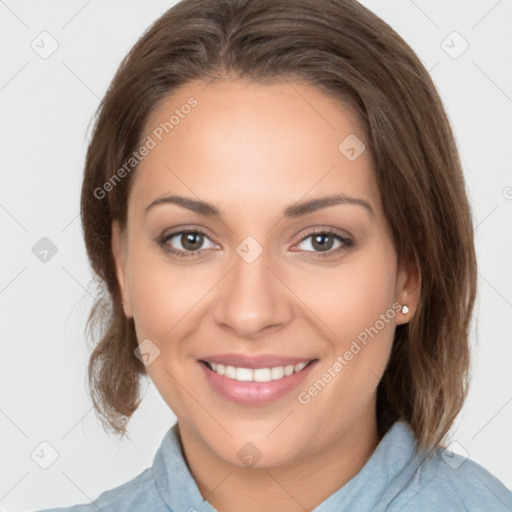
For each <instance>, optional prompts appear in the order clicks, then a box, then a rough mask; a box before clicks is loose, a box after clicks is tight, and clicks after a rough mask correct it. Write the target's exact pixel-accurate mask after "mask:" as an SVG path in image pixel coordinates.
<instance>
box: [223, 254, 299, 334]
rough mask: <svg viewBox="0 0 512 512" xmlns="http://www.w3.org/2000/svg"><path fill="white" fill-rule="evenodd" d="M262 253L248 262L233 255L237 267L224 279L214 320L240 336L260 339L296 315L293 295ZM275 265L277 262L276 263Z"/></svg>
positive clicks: (284, 324) (281, 326)
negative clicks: (294, 313) (292, 301)
mask: <svg viewBox="0 0 512 512" xmlns="http://www.w3.org/2000/svg"><path fill="white" fill-rule="evenodd" d="M269 263H270V262H269V258H268V257H267V255H266V253H265V252H263V254H261V255H260V256H259V257H258V258H257V259H256V260H255V261H253V262H251V263H248V262H247V261H245V260H244V259H243V258H242V257H240V256H239V255H238V254H235V255H234V268H232V270H231V271H230V272H229V273H228V275H227V276H226V277H225V278H224V279H223V280H222V286H221V287H220V288H219V290H218V300H217V302H216V306H215V308H214V320H215V322H216V324H217V325H219V326H220V327H222V328H223V329H226V330H229V331H231V333H234V334H236V335H237V336H238V337H241V338H245V339H257V338H259V337H261V336H263V335H266V334H269V333H271V332H274V331H275V330H278V329H279V328H283V327H284V326H286V325H287V324H288V323H289V322H290V321H291V319H292V317H293V306H292V303H291V297H292V294H291V292H290V291H289V290H288V288H287V287H286V286H285V284H283V281H285V279H283V276H280V275H279V271H276V269H275V268H271V267H270V265H269ZM273 267H275V265H273Z"/></svg>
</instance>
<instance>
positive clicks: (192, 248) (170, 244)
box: [158, 229, 215, 257]
mask: <svg viewBox="0 0 512 512" xmlns="http://www.w3.org/2000/svg"><path fill="white" fill-rule="evenodd" d="M206 240H208V241H210V244H211V245H210V247H206V248H205V247H204V246H203V245H204V243H205V241H206ZM158 245H159V246H160V247H161V248H162V249H163V250H164V251H165V252H168V253H171V254H174V255H175V256H178V257H194V256H196V255H198V254H202V252H203V251H204V250H206V249H211V248H213V247H215V244H213V242H212V241H211V240H210V239H209V238H208V236H207V235H206V233H203V232H202V231H201V230H198V229H194V230H191V229H190V230H182V231H175V232H174V233H169V234H167V235H164V236H162V237H161V238H160V239H159V240H158Z"/></svg>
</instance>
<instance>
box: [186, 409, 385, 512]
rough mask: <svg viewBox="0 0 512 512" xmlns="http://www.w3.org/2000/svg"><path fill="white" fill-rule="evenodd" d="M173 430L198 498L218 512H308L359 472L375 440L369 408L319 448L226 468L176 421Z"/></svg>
mask: <svg viewBox="0 0 512 512" xmlns="http://www.w3.org/2000/svg"><path fill="white" fill-rule="evenodd" d="M179 430H180V436H181V441H182V445H183V451H184V454H185V458H186V461H187V464H188V467H189V469H190V471H191V473H192V475H193V477H194V479H195V481H196V483H197V486H198V488H199V491H200V493H201V496H202V497H203V499H205V500H207V501H208V502H209V503H210V504H211V505H212V506H213V507H214V508H216V509H217V510H218V511H219V512H236V511H240V510H244V511H246V512H274V511H275V510H279V511H280V512H299V511H301V512H303V511H304V510H313V509H314V508H315V507H317V506H318V505H319V504H320V503H322V502H323V501H325V500H326V499H327V498H328V497H329V496H331V495H332V494H333V493H335V492H336V491H337V490H338V489H340V488H341V487H342V486H343V485H345V484H346V483H347V482H348V481H349V480H350V479H352V478H353V477H354V476H355V475H356V474H357V473H358V472H359V471H360V470H361V469H362V467H363V466H364V464H365V463H366V462H367V461H368V459H369V458H370V456H371V455H372V453H373V452H374V450H375V448H376V447H377V445H378V444H379V442H380V437H379V435H378V430H377V420H376V415H375V408H374V407H373V408H369V410H368V411H367V412H365V413H364V414H363V415H361V417H359V418H357V419H356V421H355V422H354V423H353V424H352V425H351V426H350V427H349V428H348V429H347V430H346V431H344V432H343V433H342V434H341V435H340V436H339V438H337V439H336V440H335V442H334V443H331V444H329V445H328V446H326V447H325V449H323V450H320V451H318V452H316V453H315V454H314V455H312V456H307V457H302V458H295V459H294V460H293V464H289V465H280V466H276V467H270V468H240V467H238V466H234V465H230V464H227V463H226V462H225V461H224V460H223V459H221V458H219V457H218V456H216V455H215V454H214V453H212V452H211V451H210V450H208V449H206V447H205V446H203V445H202V443H201V441H200V440H199V439H197V437H195V436H194V434H193V433H192V432H190V431H189V430H187V429H186V428H184V427H183V426H182V425H181V424H180V423H179Z"/></svg>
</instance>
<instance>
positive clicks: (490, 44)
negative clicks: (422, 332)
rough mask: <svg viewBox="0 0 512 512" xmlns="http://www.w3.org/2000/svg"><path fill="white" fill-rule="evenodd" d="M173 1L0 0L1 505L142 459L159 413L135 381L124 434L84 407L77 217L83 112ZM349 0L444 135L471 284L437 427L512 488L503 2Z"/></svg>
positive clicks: (85, 270) (511, 280)
mask: <svg viewBox="0 0 512 512" xmlns="http://www.w3.org/2000/svg"><path fill="white" fill-rule="evenodd" d="M173 3H174V2H166V1H164V0H151V1H146V2H142V1H139V2H136V1H134V0H130V1H123V2H121V1H119V0H117V1H112V0H103V1H101V2H100V1H98V0H96V1H94V0H89V1H83V0H72V1H71V0H66V1H63V0H62V1H31V2H30V1H25V2H22V1H17V0H5V1H1V0H0V39H1V47H2V49H3V51H2V63H1V66H0V102H1V108H2V115H1V118H0V140H1V142H2V152H1V167H0V169H1V173H2V183H3V185H2V187H1V189H0V225H1V235H2V248H3V250H2V251H1V252H0V258H1V260H0V268H1V269H2V272H1V274H0V308H1V312H2V315H1V335H2V337H1V342H2V357H1V359H0V365H1V366H0V374H1V376H2V385H1V387H0V431H1V432H2V436H1V439H0V442H1V457H0V507H1V509H2V510H31V509H40V508H44V507H49V506H56V505H71V504H74V503H78V502H81V503H82V502H88V501H89V500H90V499H95V498H96V497H97V496H98V495H99V494H100V492H102V491H103V490H106V489H110V488H112V487H115V486H117V485H120V484H121V483H124V482H126V481H127V480H129V479H131V478H132V477H134V476H135V475H137V474H138V473H140V472H141V471H142V470H143V469H145V468H146V467H147V466H149V465H150V464H151V463H152V459H153V456H154V453H155V451H156V450H157V448H158V446H159V445H160V442H161V440H162V438H163V436H164V434H165V432H166V430H167V429H168V428H169V426H170V425H171V424H172V423H174V420H175V417H174V415H173V414H172V412H171V411H170V410H169V409H168V407H167V406H166V405H165V403H164V402H163V400H162V399H161V398H160V396H159V395H158V392H157V391H156V390H155V388H154V386H153V385H152V384H151V383H150V382H149V381H148V383H147V388H146V389H147V392H146V397H145V399H144V401H143V404H142V406H141V407H140V409H139V410H138V411H137V412H136V414H135V415H134V417H133V418H132V420H131V422H130V424H129V432H130V436H131V440H125V441H123V442H119V441H117V440H116V439H114V438H113V437H109V436H108V435H106V434H105V433H104V432H103V430H102V428H101V426H100V423H99V421H98V420H97V418H96V417H95V415H94V412H93V411H92V409H91V401H90V399H89V398H88V396H87V393H86V386H85V382H86V380H85V370H86V364H87V358H88V352H87V348H86V345H85V341H84V335H83V329H84V325H85V320H86V317H87V313H88V310H89V307H90V306H91V304H92V293H93V289H92V287H91V286H90V279H91V274H90V270H89V267H88V264H87V261H86V258H85V248H84V245H83V241H82V237H81V228H80V221H79V217H78V212H79V191H80V185H81V173H82V166H83V162H84V155H85V150H86V145H87V140H88V137H89V135H90V129H91V126H90V120H91V116H92V114H93V112H94V110H95V109H96V107H97V105H98V103H99V100H100V98H101V97H102V96H103V94H104V92H105V90H106V88H107V86H108V84H109V82H110V80H111V78H112V76H113V74H114V72H115V70H116V68H117V66H118V64H119V63H120V61H121V59H122V57H123V56H124V55H125V54H126V52H127V51H128V50H129V49H130V47H131V46H132V44H133V43H134V42H135V40H136V39H137V38H138V36H139V35H140V34H141V33H142V32H143V31H144V30H145V29H146V28H147V26H148V25H149V24H150V23H151V22H152V21H153V20H155V19H156V18H157V17H158V16H159V15H160V14H162V13H163V12H164V11H165V10H166V9H167V8H168V7H170V6H171V5H172V4H173ZM362 3H363V4H364V5H366V6H367V7H369V8H370V9H372V10H373V11H374V12H375V13H376V14H378V15H379V16H380V17H382V18H383V19H384V20H385V21H387V22H388V23H389V24H390V25H391V26H392V27H393V28H394V29H395V30H397V31H398V32H399V33H400V34H401V35H402V37H403V38H404V39H405V40H406V41H407V42H408V43H409V44H410V45H411V46H412V47H413V48H414V50H415V51H416V52H417V53H418V55H419V57H420V58H421V59H422V61H423V63H424V64H425V66H426V68H427V69H428V70H429V71H430V73H431V75H432V77H433V79H434V81H435V83H436V85H437V87H438V89H439V92H440V94H441V97H442V99H443V102H444V104H445V107H446V110H447V112H448V115H449V117H450V120H451V122H452V126H453V128H454V131H455V134H456V137H457V142H458V145H459V148H460V153H461V157H462V160H463V165H464V172H465V176H466V179H467V186H468V191H469V194H470V199H471V203H472V207H473V214H474V220H475V226H476V240H477V251H478V259H479V295H478V300H477V307H476V311H475V315H474V322H473V328H472V333H473V334H472V344H473V347H474V359H473V368H472V375H473V384H472V387H471V391H470V395H469V398H468V400H467V403H466V405H465V407H464V409H463V411H462V413H461V415H460V416H459V418H458V420H457V422H456V424H455V426H454V428H453V429H452V436H451V439H452V440H453V441H454V442H455V444H454V445H453V450H454V451H456V452H459V453H462V454H466V455H469V457H470V458H472V459H473V460H475V461H477V462H478V463H480V464H481V465H483V466H484V467H486V468H487V469H488V470H489V471H491V472H492V473H493V474H494V475H496V476H497V477H498V478H500V479H501V480H502V481H503V482H504V483H505V484H506V485H507V486H508V487H509V488H512V464H511V462H510V461H511V460H512V442H511V435H510V432H512V428H511V427H512V386H511V384H512V376H511V371H510V361H511V360H512V357H511V356H512V340H511V336H510V328H509V322H510V319H511V318H512V314H511V313H512V275H511V272H510V261H511V257H510V256H511V247H512V229H511V228H510V226H511V220H512V173H511V171H510V169H511V166H510V165H511V162H512V151H511V146H512V144H511V140H510V134H511V133H512V130H511V128H512V76H511V69H510V62H512V58H511V52H512V44H511V43H512V35H511V34H512V33H511V31H510V26H512V2H511V0H501V1H496V0H482V1H470V2H463V1H454V0H452V1H448V2H447V1H441V0H436V1H430V2H427V1H426V0H422V1H420V0H416V1H415V2H413V1H412V0H393V1H386V2H382V1H380V2H379V1H378V0H371V1H370V0H365V1H363V2H362ZM454 31H455V32H457V33H458V34H453V32H454ZM42 32H47V33H48V34H43V35H41V33H42ZM57 44H58V47H57V48H56V50H55V51H54V53H52V54H51V55H47V53H49V52H50V51H51V50H52V49H53V48H52V45H53V46H55V45H57ZM466 45H469V46H468V48H467V49H466V50H465V51H464V52H462V51H463V50H464V49H465V47H466ZM45 52H46V53H45ZM507 62H508V63H509V64H508V65H507ZM43 237H47V238H48V239H49V240H51V243H52V244H53V245H54V246H55V248H56V250H57V252H56V254H54V255H52V252H51V249H50V252H49V253H48V254H47V255H46V260H47V261H46V262H44V261H41V260H40V258H41V257H43V255H44V253H40V254H39V257H37V256H36V254H34V252H33V247H34V246H36V249H39V251H41V250H43V249H44V248H45V247H46V248H48V247H47V246H48V241H43V242H40V240H41V238H43ZM38 243H39V244H42V245H41V246H39V245H36V244H38ZM45 244H46V245H45ZM41 247H42V248H43V249H41ZM36 249H35V250H34V251H35V252H36V253H37V252H38V250H36ZM42 442H47V443H50V445H51V446H52V447H53V448H49V447H48V445H40V443H42ZM53 450H55V452H53ZM54 453H56V454H57V455H58V457H57V458H56V460H55V461H53V460H52V454H54ZM31 454H33V457H32V456H31ZM38 455H39V456H38ZM41 465H49V467H48V468H47V469H43V468H42V467H41Z"/></svg>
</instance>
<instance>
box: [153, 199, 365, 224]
mask: <svg viewBox="0 0 512 512" xmlns="http://www.w3.org/2000/svg"><path fill="white" fill-rule="evenodd" d="M160 204H176V205H178V206H181V207H183V208H186V209H187V210H191V211H193V212H196V213H199V214H200V215H205V216H208V217H218V218H219V219H221V218H222V214H221V212H220V210H219V209H218V208H217V207H216V206H214V205H213V204H211V203H207V202H205V201H199V200H196V199H191V198H189V197H183V196H177V195H171V196H164V197H159V198H157V199H155V200H154V201H153V202H151V203H150V204H149V205H148V206H147V207H146V209H145V210H144V215H145V214H147V212H148V211H149V210H150V209H151V208H153V207H155V206H157V205H160ZM340 204H353V205H356V206H361V207H363V208H365V209H366V210H367V211H368V212H369V213H370V214H371V215H372V216H375V212H374V211H373V208H372V207H371V206H370V204H369V203H368V202H367V201H365V200H364V199H360V198H356V197H350V196H347V195H345V194H334V195H330V196H325V197H320V198H317V199H311V200H309V201H302V202H299V203H295V204H292V205H290V206H288V207H287V208H285V209H284V211H283V217H285V218H288V219H293V218H297V217H302V216H304V215H308V214H311V213H314V212H316V211H317V210H321V209H323V208H328V207H329V206H335V205H340Z"/></svg>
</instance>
